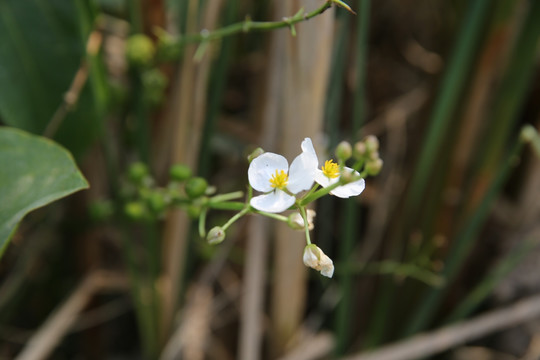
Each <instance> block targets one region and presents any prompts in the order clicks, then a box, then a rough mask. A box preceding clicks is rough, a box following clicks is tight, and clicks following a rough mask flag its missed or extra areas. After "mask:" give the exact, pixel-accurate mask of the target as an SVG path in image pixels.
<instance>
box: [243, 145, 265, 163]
mask: <svg viewBox="0 0 540 360" xmlns="http://www.w3.org/2000/svg"><path fill="white" fill-rule="evenodd" d="M262 154H264V150H263V149H262V148H260V147H258V148H256V149H255V150H253V151H252V152H251V154H249V155H248V158H247V159H248V162H250V163H251V162H252V161H253V160H254V159H255V158H256V157H258V156H261V155H262Z"/></svg>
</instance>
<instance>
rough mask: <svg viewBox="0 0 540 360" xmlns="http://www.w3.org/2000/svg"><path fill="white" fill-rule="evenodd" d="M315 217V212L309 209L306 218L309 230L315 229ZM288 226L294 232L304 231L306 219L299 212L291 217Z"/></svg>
mask: <svg viewBox="0 0 540 360" xmlns="http://www.w3.org/2000/svg"><path fill="white" fill-rule="evenodd" d="M315 215H316V213H315V210H311V209H307V211H306V218H307V221H308V230H313V228H314V227H315V223H314V221H313V220H314V219H315ZM288 224H289V226H290V227H291V228H293V229H294V230H304V219H303V218H302V215H301V214H300V213H299V212H294V213H292V214H291V215H290V216H289V221H288Z"/></svg>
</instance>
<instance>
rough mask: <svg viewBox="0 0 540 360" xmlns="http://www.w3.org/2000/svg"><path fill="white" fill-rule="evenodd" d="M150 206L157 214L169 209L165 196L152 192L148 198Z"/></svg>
mask: <svg viewBox="0 0 540 360" xmlns="http://www.w3.org/2000/svg"><path fill="white" fill-rule="evenodd" d="M148 205H149V206H150V209H151V210H152V211H153V212H155V213H161V212H163V211H164V210H165V208H166V207H167V203H166V201H165V198H164V197H163V194H161V193H159V192H155V191H154V192H152V193H151V194H150V196H149V197H148Z"/></svg>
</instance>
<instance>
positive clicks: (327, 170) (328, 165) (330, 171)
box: [321, 160, 339, 179]
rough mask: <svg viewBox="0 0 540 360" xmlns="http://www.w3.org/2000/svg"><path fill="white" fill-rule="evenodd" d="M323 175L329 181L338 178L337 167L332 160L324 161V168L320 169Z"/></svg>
mask: <svg viewBox="0 0 540 360" xmlns="http://www.w3.org/2000/svg"><path fill="white" fill-rule="evenodd" d="M321 170H322V172H323V174H324V175H325V176H326V177H327V178H329V179H335V178H337V177H339V165H338V164H336V163H335V162H333V161H332V160H326V161H325V162H324V166H323V167H321Z"/></svg>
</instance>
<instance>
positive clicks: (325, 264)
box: [303, 244, 334, 278]
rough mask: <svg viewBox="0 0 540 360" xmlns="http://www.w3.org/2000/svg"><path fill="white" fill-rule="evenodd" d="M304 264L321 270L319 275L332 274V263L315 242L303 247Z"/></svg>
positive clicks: (327, 275) (329, 275)
mask: <svg viewBox="0 0 540 360" xmlns="http://www.w3.org/2000/svg"><path fill="white" fill-rule="evenodd" d="M303 260H304V265H306V266H308V267H310V268H312V269H315V270H317V271H320V272H321V275H324V276H326V277H329V278H331V277H332V276H333V275H334V263H333V262H332V259H330V258H329V257H328V256H326V254H325V253H324V252H323V251H322V250H321V249H319V248H318V247H317V245H315V244H310V245H307V246H306V247H305V248H304V255H303Z"/></svg>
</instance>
